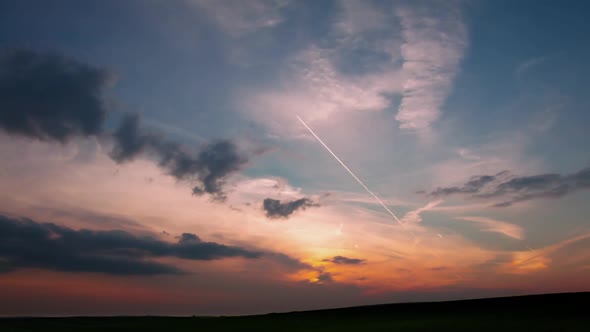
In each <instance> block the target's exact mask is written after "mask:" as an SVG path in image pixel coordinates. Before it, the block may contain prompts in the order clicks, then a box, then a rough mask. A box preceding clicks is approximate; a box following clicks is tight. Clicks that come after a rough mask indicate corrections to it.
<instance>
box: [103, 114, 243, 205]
mask: <svg viewBox="0 0 590 332" xmlns="http://www.w3.org/2000/svg"><path fill="white" fill-rule="evenodd" d="M113 138H114V148H113V150H112V152H111V157H112V158H113V159H114V160H115V161H117V162H120V163H122V162H126V161H130V160H132V159H133V158H135V157H137V156H138V155H141V154H144V153H145V154H147V155H151V156H155V158H156V159H157V161H158V165H159V166H160V167H162V168H163V169H165V170H167V171H168V173H169V174H170V175H172V176H173V177H175V178H176V179H178V180H188V181H193V182H195V181H196V182H197V185H196V186H194V187H193V194H195V195H202V194H205V193H207V194H210V195H212V196H213V198H214V199H216V200H221V201H223V200H225V198H226V196H225V193H224V191H223V189H222V186H223V184H224V182H225V179H226V177H227V176H229V175H231V174H232V173H235V172H237V171H239V170H240V169H241V168H242V167H243V166H244V165H245V164H246V163H247V162H248V158H246V157H245V156H244V155H243V154H241V153H240V152H239V151H238V148H237V146H236V144H235V143H234V142H233V141H231V140H219V141H214V142H210V143H208V144H204V145H202V146H201V147H200V148H199V149H198V150H197V151H191V150H189V149H187V148H186V147H184V146H182V145H180V144H179V143H176V142H173V141H167V140H165V139H164V138H162V137H159V136H157V135H155V134H153V133H147V132H144V131H142V130H141V128H140V126H139V117H138V116H136V115H127V116H126V117H125V118H124V119H123V121H122V122H121V125H120V126H119V128H118V129H117V130H116V131H115V133H114V134H113Z"/></svg>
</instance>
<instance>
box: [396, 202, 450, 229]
mask: <svg viewBox="0 0 590 332" xmlns="http://www.w3.org/2000/svg"><path fill="white" fill-rule="evenodd" d="M442 202H443V200H442V199H439V200H436V201H432V202H430V203H428V204H426V205H424V206H423V207H421V208H417V209H415V210H412V211H410V212H408V213H406V214H405V215H404V216H403V217H402V218H401V221H402V222H403V223H417V222H421V221H422V216H421V215H420V214H421V213H422V212H425V211H428V210H432V209H433V208H435V207H437V206H438V205H440V204H441V203H442Z"/></svg>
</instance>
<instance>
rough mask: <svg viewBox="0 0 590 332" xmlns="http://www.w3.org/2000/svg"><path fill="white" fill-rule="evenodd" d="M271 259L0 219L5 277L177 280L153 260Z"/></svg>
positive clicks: (191, 239)
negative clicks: (37, 273)
mask: <svg viewBox="0 0 590 332" xmlns="http://www.w3.org/2000/svg"><path fill="white" fill-rule="evenodd" d="M271 254H276V253H265V252H263V251H257V250H249V249H244V248H240V247H234V246H226V245H222V244H218V243H214V242H203V241H201V240H200V239H199V238H198V237H197V236H196V235H194V234H190V233H184V234H182V235H181V236H180V238H179V241H178V242H176V243H170V242H165V241H162V240H159V239H156V238H154V237H149V236H143V237H141V236H136V235H133V234H131V233H128V232H125V231H122V230H112V231H95V230H87V229H81V230H74V229H71V228H68V227H64V226H59V225H56V224H52V223H39V222H35V221H33V220H30V219H15V218H10V217H6V216H2V215H0V262H2V264H0V265H2V270H4V271H8V270H10V269H15V268H24V267H32V268H42V269H50V270H58V271H70V272H101V273H108V274H124V275H129V274H139V275H152V274H180V273H184V271H183V270H181V269H179V268H177V267H175V266H173V265H167V264H163V263H159V262H157V261H155V260H153V259H154V258H159V257H177V258H183V259H189V260H214V259H222V258H228V257H242V258H247V259H256V258H261V257H263V256H266V255H271Z"/></svg>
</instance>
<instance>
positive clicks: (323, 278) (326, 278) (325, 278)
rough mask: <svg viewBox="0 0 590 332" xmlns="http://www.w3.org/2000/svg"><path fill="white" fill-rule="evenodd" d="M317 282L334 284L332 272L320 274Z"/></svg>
mask: <svg viewBox="0 0 590 332" xmlns="http://www.w3.org/2000/svg"><path fill="white" fill-rule="evenodd" d="M317 281H318V282H319V283H325V284H327V283H332V282H334V278H332V274H331V273H330V272H319V273H318V276H317Z"/></svg>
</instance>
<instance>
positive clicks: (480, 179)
mask: <svg viewBox="0 0 590 332" xmlns="http://www.w3.org/2000/svg"><path fill="white" fill-rule="evenodd" d="M507 173H508V172H506V171H503V172H500V173H498V174H496V175H479V176H473V177H471V179H469V181H467V182H466V183H465V184H464V185H463V186H461V187H446V188H440V187H439V188H437V189H436V190H434V191H433V192H431V193H430V195H432V196H436V197H439V196H448V195H453V194H475V193H478V192H479V191H480V190H482V189H483V188H484V187H485V186H486V185H488V184H490V183H492V182H494V181H495V180H496V179H497V178H500V177H502V176H504V175H506V174H507ZM421 192H424V191H421Z"/></svg>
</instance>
